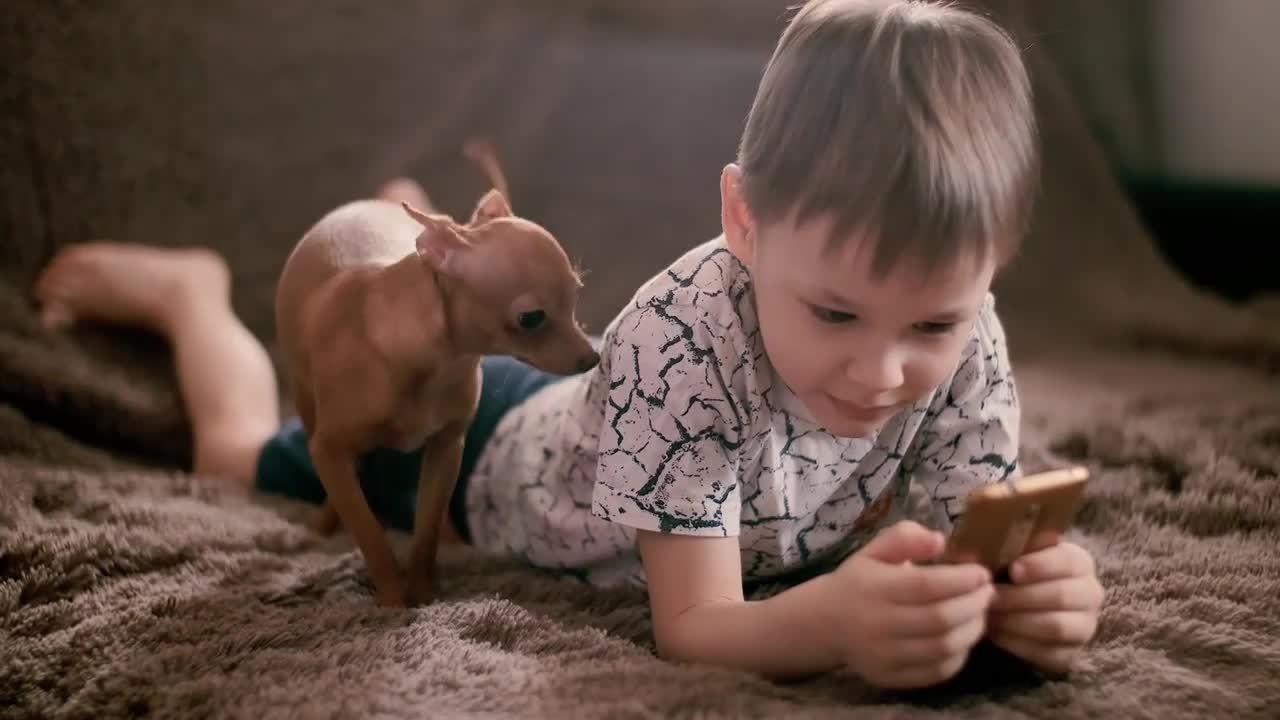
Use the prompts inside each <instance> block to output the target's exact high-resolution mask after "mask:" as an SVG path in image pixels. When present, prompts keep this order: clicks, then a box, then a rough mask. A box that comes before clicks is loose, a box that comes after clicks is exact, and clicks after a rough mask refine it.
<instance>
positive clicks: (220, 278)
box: [34, 242, 231, 335]
mask: <svg viewBox="0 0 1280 720" xmlns="http://www.w3.org/2000/svg"><path fill="white" fill-rule="evenodd" d="M34 292H35V297H36V299H37V300H38V301H39V302H40V304H41V311H40V317H41V321H42V322H43V323H44V325H45V326H46V327H48V328H50V329H58V328H62V327H66V326H68V325H71V324H73V323H75V322H77V321H80V320H86V321H92V322H104V323H111V324H115V325H125V326H131V327H141V328H146V329H150V330H154V331H156V332H160V333H163V334H165V335H170V334H171V330H172V327H173V323H174V322H175V321H180V320H181V318H182V316H183V314H184V313H186V312H189V311H191V310H192V309H193V307H196V306H200V305H205V306H207V305H209V304H214V305H215V306H217V305H225V304H228V303H229V302H230V293H231V275H230V272H229V270H228V269H227V264H226V262H225V261H223V259H222V258H221V257H220V256H219V255H217V254H216V253H214V252H213V251H211V250H207V249H203V248H192V249H168V248H159V247H152V246H148V245H135V244H126V243H117V242H94V243H89V244H85V245H75V246H72V247H68V248H66V249H64V250H62V251H61V252H59V253H58V254H57V255H56V256H55V257H54V258H53V260H51V261H50V262H49V265H48V266H47V267H46V268H45V269H44V270H43V271H42V272H41V274H40V277H39V278H37V280H36V283H35V288H34Z"/></svg>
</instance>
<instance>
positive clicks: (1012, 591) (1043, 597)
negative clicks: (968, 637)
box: [988, 542, 1104, 673]
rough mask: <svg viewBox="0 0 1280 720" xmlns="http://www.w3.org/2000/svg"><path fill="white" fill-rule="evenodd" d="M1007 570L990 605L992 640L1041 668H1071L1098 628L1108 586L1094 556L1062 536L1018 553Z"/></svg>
mask: <svg viewBox="0 0 1280 720" xmlns="http://www.w3.org/2000/svg"><path fill="white" fill-rule="evenodd" d="M1009 575H1010V578H1011V579H1012V580H1013V584H1011V585H1005V584H1001V585H998V586H997V588H996V599H995V602H994V603H992V606H991V614H990V616H989V617H988V623H989V637H990V639H991V641H992V642H993V643H995V644H996V645H999V646H1000V647H1002V648H1004V649H1005V650H1007V651H1009V652H1011V653H1013V654H1014V655H1017V656H1019V657H1021V658H1022V659H1024V660H1026V661H1027V662H1029V663H1031V664H1032V665H1034V666H1035V667H1037V668H1039V669H1040V670H1044V671H1046V672H1051V673H1065V672H1068V671H1069V670H1070V669H1071V664H1072V662H1074V660H1075V658H1076V657H1077V656H1078V655H1079V654H1080V652H1081V651H1082V650H1083V649H1084V646H1085V645H1086V644H1088V642H1089V641H1090V640H1091V639H1093V634H1094V632H1095V631H1096V630H1097V628H1098V613H1099V612H1100V611H1101V609H1102V600H1103V596H1104V592H1103V589H1102V585H1101V583H1099V582H1098V578H1097V575H1096V570H1095V566H1094V562H1093V557H1092V556H1091V555H1089V552H1088V551H1087V550H1085V549H1084V548H1082V547H1080V546H1079V545H1075V544H1073V543H1068V542H1061V543H1058V544H1057V545H1054V546H1053V547H1050V548H1045V549H1044V550H1039V551H1037V552H1034V553H1029V554H1027V555H1023V556H1022V557H1021V558H1018V559H1017V560H1015V561H1014V563H1013V565H1012V566H1011V567H1010V569H1009Z"/></svg>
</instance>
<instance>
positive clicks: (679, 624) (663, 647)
mask: <svg viewBox="0 0 1280 720" xmlns="http://www.w3.org/2000/svg"><path fill="white" fill-rule="evenodd" d="M726 602H727V601H726ZM721 605H722V603H720V602H712V603H707V604H704V605H695V606H694V607H691V608H689V609H687V610H685V611H684V612H681V613H678V614H675V615H672V616H669V617H665V618H654V624H653V642H654V646H655V648H656V649H657V652H658V656H659V657H661V658H662V659H663V660H670V661H672V662H686V663H697V662H716V661H717V658H716V657H715V655H716V648H715V647H714V644H715V642H716V639H717V629H716V624H717V623H716V620H717V618H716V614H717V611H718V610H720V609H721V608H720V606H721Z"/></svg>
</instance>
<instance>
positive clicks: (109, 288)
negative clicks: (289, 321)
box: [35, 242, 280, 484]
mask: <svg viewBox="0 0 1280 720" xmlns="http://www.w3.org/2000/svg"><path fill="white" fill-rule="evenodd" d="M35 296H36V298H37V300H38V301H39V302H40V303H41V305H42V307H41V315H42V318H43V320H44V322H45V324H46V325H49V326H51V327H57V326H63V325H67V324H70V323H72V322H74V321H77V320H86V321H92V322H104V323H109V324H115V325H123V326H130V327H139V328H145V329H149V330H152V331H154V332H157V333H159V334H160V335H162V336H163V337H165V338H166V339H167V340H168V341H169V343H170V345H171V347H172V351H173V355H174V360H175V363H176V366H177V373H178V382H179V388H180V392H181V395H182V400H183V403H184V404H185V406H186V410H187V414H188V416H189V418H190V421H191V425H192V428H193V430H194V434H195V437H194V443H193V444H194V449H195V458H194V467H193V470H194V471H195V472H197V473H201V474H209V475H219V476H225V477H228V478H232V479H234V480H236V481H238V482H242V483H245V484H251V483H252V482H253V477H254V468H255V464H256V462H257V457H258V453H259V451H260V450H261V448H262V446H263V444H264V443H265V442H266V441H267V439H268V438H270V437H271V435H272V434H273V433H275V432H276V430H277V429H278V427H279V422H280V417H279V409H278V404H277V403H278V396H277V392H276V378H275V372H274V370H273V368H272V366H271V361H270V359H269V358H268V356H267V352H266V350H265V349H264V348H263V347H262V344H261V343H259V342H258V340H257V339H256V338H255V337H254V336H253V334H252V333H250V332H249V330H248V329H246V328H245V327H244V325H243V324H241V322H240V321H239V319H237V318H236V316H235V313H234V312H233V311H232V308H231V276H230V272H229V271H228V269H227V265H226V263H225V262H224V261H223V260H222V258H221V257H219V256H218V255H217V254H215V253H213V252H212V251H209V250H205V249H180V250H175V249H165V248H158V247H151V246H146V245H133V244H124V243H114V242H95V243H90V244H86V245H76V246H72V247H69V248H66V249H64V250H63V251H62V252H60V253H58V255H57V256H55V257H54V259H53V260H52V261H51V262H50V263H49V265H48V267H46V268H45V270H44V271H43V272H42V273H41V275H40V277H39V278H38V280H37V281H36V286H35Z"/></svg>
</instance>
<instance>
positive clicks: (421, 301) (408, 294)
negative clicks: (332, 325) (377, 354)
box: [366, 253, 490, 362]
mask: <svg viewBox="0 0 1280 720" xmlns="http://www.w3.org/2000/svg"><path fill="white" fill-rule="evenodd" d="M370 284H371V288H370V293H369V308H368V315H367V316H366V321H367V322H368V323H369V327H370V328H371V332H372V331H373V329H375V328H376V329H377V333H376V335H377V341H378V344H379V345H380V346H382V347H383V348H384V351H385V352H388V353H391V354H394V355H397V356H400V357H401V358H403V359H404V360H405V361H410V360H413V359H416V358H423V356H424V355H428V354H429V355H430V356H431V357H432V358H433V359H435V360H436V361H441V360H445V361H446V362H448V361H452V360H455V359H456V360H467V361H470V360H472V359H478V358H479V357H480V356H481V355H483V354H485V353H486V352H489V351H490V350H489V348H488V347H487V345H488V343H485V342H481V341H480V340H482V339H481V338H477V337H475V336H474V335H475V333H474V332H471V331H469V330H468V328H467V327H466V325H465V321H464V320H463V319H462V318H461V317H459V316H460V314H461V313H460V311H462V310H463V306H464V305H465V304H466V303H467V292H466V287H465V286H464V285H463V283H462V281H461V280H459V279H457V278H455V277H452V276H450V275H447V274H445V273H440V272H436V271H433V270H432V269H431V268H430V267H428V266H426V263H425V262H424V261H423V260H422V259H421V258H420V257H418V255H417V254H416V253H410V254H409V255H406V256H405V257H404V258H403V259H401V260H399V261H397V262H395V263H392V264H391V265H388V266H387V267H385V268H382V269H381V270H379V271H378V272H377V273H375V275H374V276H373V277H371V278H370ZM425 342H429V343H430V348H431V350H430V353H424V352H423V343H425Z"/></svg>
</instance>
